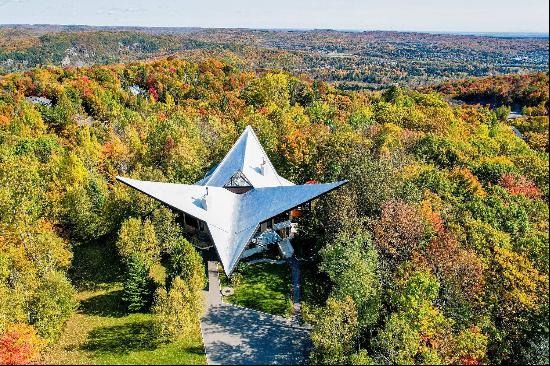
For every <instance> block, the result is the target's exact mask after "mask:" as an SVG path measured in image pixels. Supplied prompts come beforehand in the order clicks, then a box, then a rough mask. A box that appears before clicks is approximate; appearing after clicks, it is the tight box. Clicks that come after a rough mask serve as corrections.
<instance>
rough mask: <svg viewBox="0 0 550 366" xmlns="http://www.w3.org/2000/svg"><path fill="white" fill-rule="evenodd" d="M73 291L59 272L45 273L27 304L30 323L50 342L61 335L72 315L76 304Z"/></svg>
mask: <svg viewBox="0 0 550 366" xmlns="http://www.w3.org/2000/svg"><path fill="white" fill-rule="evenodd" d="M75 295H76V293H75V290H74V288H73V286H72V285H71V284H70V282H69V280H68V279H67V277H65V275H64V274H63V273H61V272H57V271H52V272H48V273H45V274H44V276H43V277H42V279H41V280H40V282H39V284H38V287H37V288H36V290H35V291H34V293H33V295H32V298H31V299H30V303H29V319H30V323H31V324H32V325H34V326H35V328H36V329H37V331H38V334H40V335H41V336H42V337H44V338H45V339H47V340H48V341H50V342H53V341H55V340H56V339H57V338H58V337H59V335H60V334H61V330H62V327H63V325H64V324H65V322H66V321H67V320H68V319H69V317H70V316H71V315H72V314H73V313H74V311H75V310H76V307H77V305H78V302H77V301H76V300H75Z"/></svg>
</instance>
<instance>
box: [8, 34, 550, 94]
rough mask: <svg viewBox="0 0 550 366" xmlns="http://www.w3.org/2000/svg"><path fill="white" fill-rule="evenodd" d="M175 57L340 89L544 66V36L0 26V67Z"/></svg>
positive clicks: (14, 68) (542, 68)
mask: <svg viewBox="0 0 550 366" xmlns="http://www.w3.org/2000/svg"><path fill="white" fill-rule="evenodd" d="M165 56H177V57H182V58H186V59H190V60H193V61H200V60H203V59H206V58H211V57H215V58H221V59H224V60H226V62H228V63H230V64H233V65H235V66H237V67H239V68H241V69H247V70H258V69H265V68H276V69H284V70H287V71H290V72H292V73H296V74H305V75H306V76H308V77H311V78H315V79H322V80H325V81H329V82H333V83H335V84H337V85H338V86H339V87H340V88H342V89H378V88H381V87H383V86H384V85H387V84H395V83H397V84H401V85H406V86H422V85H429V84H434V83H438V82H441V81H442V80H447V79H460V78H468V77H472V76H490V75H501V74H511V73H532V72H541V71H542V72H544V71H548V60H549V59H548V37H542V38H541V37H538V38H537V37H516V35H508V36H505V37H503V36H502V35H491V36H489V35H459V34H454V35H453V34H432V33H413V32H387V31H365V32H363V31H346V32H344V31H334V30H253V29H202V28H147V27H91V26H85V25H70V26H63V25H9V26H8V25H5V26H0V73H7V72H13V71H21V70H27V69H29V68H32V67H34V66H38V65H56V66H76V67H81V66H89V65H94V64H109V63H121V62H130V61H136V60H146V59H155V58H159V57H165Z"/></svg>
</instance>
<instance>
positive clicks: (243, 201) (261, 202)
mask: <svg viewBox="0 0 550 366" xmlns="http://www.w3.org/2000/svg"><path fill="white" fill-rule="evenodd" d="M117 180H119V181H120V182H122V183H125V184H127V185H128V186H130V187H132V188H135V189H137V190H138V191H140V192H142V193H144V194H146V195H148V196H150V197H152V198H154V199H156V200H159V201H161V202H163V203H164V204H166V205H168V206H170V207H171V208H173V209H175V210H177V211H179V212H182V213H183V214H184V215H183V220H184V226H185V227H186V229H187V230H191V231H195V232H197V233H199V234H202V235H203V236H205V237H207V238H208V240H209V241H211V242H212V243H213V245H214V247H215V248H216V251H217V253H218V256H219V259H220V261H221V263H222V265H223V268H224V271H225V272H226V273H227V275H230V274H231V273H232V272H233V270H234V268H235V266H236V265H237V263H238V261H239V260H240V259H241V258H245V257H248V256H250V255H253V254H255V253H259V252H261V251H263V250H265V249H266V248H267V246H268V245H277V246H278V247H279V250H280V252H281V254H282V255H283V256H284V257H290V256H292V254H293V252H294V250H293V248H292V245H291V244H290V240H289V236H290V234H291V228H292V223H291V219H292V212H293V210H294V209H296V208H297V207H299V206H301V205H303V204H305V203H308V202H310V201H311V200H313V199H314V198H317V197H319V196H321V195H323V194H325V193H328V192H330V191H332V190H334V189H336V188H338V187H340V186H342V185H343V184H345V183H347V181H345V180H344V181H339V182H335V183H325V184H317V183H313V184H303V185H295V184H294V183H292V182H290V181H289V180H287V179H285V178H283V177H281V176H280V175H279V174H278V173H277V171H276V170H275V168H274V167H273V165H272V164H271V161H270V160H269V158H268V156H267V154H266V153H265V151H264V149H263V148H262V146H261V144H260V142H259V140H258V137H257V136H256V134H255V133H254V130H253V129H252V127H250V126H248V127H247V128H246V129H245V130H244V132H243V133H242V134H241V136H240V137H239V139H238V140H237V142H235V144H234V145H233V147H232V148H231V149H230V150H229V152H228V153H227V155H226V156H225V157H224V158H223V159H222V161H221V162H220V163H219V164H218V165H216V166H215V167H214V168H212V169H211V170H210V171H209V172H208V173H207V174H206V175H205V176H204V178H203V179H201V180H200V181H198V182H196V183H195V184H192V185H188V184H173V183H161V182H149V181H140V180H135V179H130V178H123V177H117Z"/></svg>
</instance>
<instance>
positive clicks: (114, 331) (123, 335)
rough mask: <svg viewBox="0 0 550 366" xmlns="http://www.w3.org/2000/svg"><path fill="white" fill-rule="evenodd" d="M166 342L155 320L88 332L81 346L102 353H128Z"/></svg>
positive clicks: (150, 348)
mask: <svg viewBox="0 0 550 366" xmlns="http://www.w3.org/2000/svg"><path fill="white" fill-rule="evenodd" d="M163 343H164V342H163V341H162V340H161V339H159V337H158V336H157V334H156V332H155V329H154V327H153V321H151V320H146V321H142V322H137V323H131V324H124V325H116V326H111V327H102V328H96V329H94V330H92V331H91V332H90V333H89V334H88V341H87V342H86V343H84V344H83V345H82V346H81V347H80V348H81V349H82V350H85V351H92V352H96V353H102V354H128V353H130V352H132V351H152V350H155V349H157V348H158V347H159V346H160V345H162V344H163Z"/></svg>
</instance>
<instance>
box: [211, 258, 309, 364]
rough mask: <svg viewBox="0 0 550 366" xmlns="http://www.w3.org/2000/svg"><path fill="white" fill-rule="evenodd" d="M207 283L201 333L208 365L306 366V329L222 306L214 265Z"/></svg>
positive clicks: (279, 318) (237, 307)
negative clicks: (296, 365)
mask: <svg viewBox="0 0 550 366" xmlns="http://www.w3.org/2000/svg"><path fill="white" fill-rule="evenodd" d="M208 281H209V287H208V293H207V294H206V296H205V298H206V301H207V310H206V314H205V316H204V317H203V319H202V320H201V330H202V337H203V341H204V347H205V350H206V359H207V362H208V364H209V365H226V364H230V365H261V364H263V365H272V364H287V365H288V364H304V363H306V361H307V354H308V348H309V346H310V339H309V331H308V330H307V329H306V328H304V327H301V326H300V325H299V324H297V323H296V322H293V321H292V320H290V319H286V318H283V317H279V316H274V315H270V314H266V313H262V312H260V311H256V310H252V309H246V308H243V307H239V306H235V305H231V304H224V303H222V301H221V294H220V287H219V279H218V273H217V266H216V263H215V262H208Z"/></svg>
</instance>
